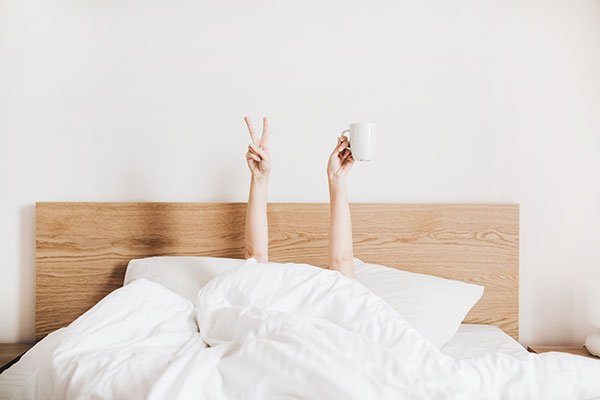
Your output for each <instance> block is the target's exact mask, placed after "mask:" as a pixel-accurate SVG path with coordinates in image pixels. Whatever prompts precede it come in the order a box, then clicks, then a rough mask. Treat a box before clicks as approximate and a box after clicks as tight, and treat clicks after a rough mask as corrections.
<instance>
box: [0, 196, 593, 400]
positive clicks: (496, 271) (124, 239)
mask: <svg viewBox="0 0 600 400" xmlns="http://www.w3.org/2000/svg"><path fill="white" fill-rule="evenodd" d="M245 207H246V205H245V203H38V204H37V205H36V339H37V340H38V341H40V340H41V341H40V342H39V343H38V345H36V346H35V347H34V348H33V349H32V350H30V351H29V352H28V353H27V354H26V355H25V356H24V357H23V359H22V360H21V361H19V362H18V363H17V364H15V365H14V366H13V367H11V368H10V369H9V370H7V371H6V372H5V373H3V374H2V375H0V387H1V390H0V396H4V397H7V396H10V395H11V393H14V392H15V391H16V390H18V388H19V386H21V385H22V384H23V382H24V381H25V380H27V379H28V377H29V376H31V374H32V373H33V371H34V369H35V368H37V367H36V364H38V361H39V360H40V359H43V358H44V357H46V356H47V354H49V353H51V352H52V351H53V349H54V346H55V344H56V343H57V342H60V341H61V338H60V335H61V332H62V331H64V330H59V331H58V332H55V333H53V334H52V335H50V337H48V338H47V339H46V340H42V339H44V338H45V337H46V336H47V335H48V334H49V333H51V332H53V331H56V330H57V329H59V328H61V327H64V326H67V325H68V324H69V323H70V322H72V321H73V320H75V319H76V318H77V317H78V316H80V315H81V314H82V313H84V312H86V310H88V309H90V308H91V307H92V306H94V304H96V303H98V301H99V300H101V299H102V298H103V297H105V296H107V294H109V293H111V292H112V293H114V292H113V291H114V290H115V289H117V288H119V287H120V286H122V284H123V277H124V274H125V269H126V267H127V263H128V262H129V260H131V259H136V258H144V257H150V256H161V255H181V256H213V257H231V258H242V257H243V252H244V218H245ZM328 210H329V207H328V205H327V204H306V203H272V204H269V206H268V215H269V228H270V231H269V242H270V243H269V248H270V260H271V261H282V262H295V263H307V264H311V265H316V266H321V267H323V266H325V265H326V254H327V250H326V249H327V228H328ZM351 214H352V222H353V235H354V251H355V255H357V256H358V257H360V258H361V259H363V260H368V261H370V262H375V263H379V264H383V265H387V266H390V267H392V268H398V269H402V270H407V271H412V272H418V273H424V274H431V275H436V276H440V277H445V278H448V279H456V280H461V281H465V282H472V283H476V284H480V285H483V286H485V292H484V295H483V297H482V298H481V300H480V301H479V302H478V303H477V304H476V305H475V307H473V308H472V309H471V311H470V312H469V314H468V315H467V316H466V318H465V319H464V321H463V325H461V326H460V329H459V330H458V332H457V333H456V335H455V336H454V337H453V338H452V339H451V340H450V341H449V342H448V343H446V344H445V345H444V347H443V348H442V349H441V352H442V353H443V354H444V356H437V355H435V354H434V353H435V352H436V351H438V350H435V351H434V350H432V349H429V347H428V346H429V344H426V343H423V342H420V341H419V340H420V339H418V338H415V337H416V336H415V335H414V334H413V333H410V332H409V333H407V334H406V335H408V336H411V335H412V336H415V337H413V339H411V340H413V342H414V341H415V340H416V342H414V343H420V344H418V345H416V346H415V345H411V346H410V350H407V352H410V351H412V349H413V348H421V351H420V353H423V354H425V353H431V354H434V355H429V356H428V357H429V358H426V359H422V354H419V355H417V357H421V358H419V359H420V360H421V361H422V362H423V363H429V364H431V359H432V357H433V358H437V359H439V358H440V357H445V356H449V357H445V358H443V359H444V360H446V361H443V362H441V363H440V362H439V360H437V361H436V363H438V365H437V367H436V368H438V369H439V368H442V365H445V366H444V367H443V368H446V367H448V366H449V365H450V364H449V363H460V360H465V364H464V365H463V366H462V367H460V368H459V370H460V371H461V373H463V372H464V371H466V370H469V369H470V368H471V369H473V368H475V367H474V366H473V365H474V362H472V361H469V360H479V361H478V362H479V363H480V364H481V365H479V366H478V367H477V368H479V370H484V372H483V373H481V371H478V372H477V373H476V375H477V377H478V378H477V379H471V381H473V382H475V381H479V383H477V385H479V386H477V388H478V389H475V386H473V389H472V390H474V391H475V392H477V393H478V394H481V390H483V388H484V387H485V388H486V389H485V390H488V389H489V388H493V385H490V384H489V382H487V381H486V379H489V378H484V376H487V374H488V372H489V370H490V369H491V368H490V365H495V368H496V369H497V368H498V365H499V364H498V363H500V364H502V363H506V362H507V361H506V360H509V362H513V361H510V360H517V359H521V360H524V359H525V357H528V358H527V359H526V361H523V362H521V364H522V365H521V366H520V367H519V368H525V364H528V365H529V364H531V365H529V367H528V369H527V368H526V369H524V371H528V370H536V371H538V372H536V373H538V375H539V374H541V375H540V376H539V377H537V378H536V379H544V378H545V379H546V381H548V379H547V378H548V376H553V375H552V374H555V373H557V371H558V372H560V373H564V370H565V369H566V370H568V371H570V372H572V370H573V368H575V370H576V371H577V376H578V379H580V380H583V381H584V382H587V381H586V379H588V378H587V377H588V376H591V375H587V374H592V375H593V374H594V373H596V372H597V371H595V370H593V369H590V368H591V367H590V364H586V365H585V366H583V369H580V365H579V364H577V362H579V361H577V362H575V361H573V360H572V359H566V360H565V359H564V358H560V357H558V358H560V362H556V360H555V359H551V360H550V361H549V362H546V363H545V364H543V366H544V367H543V368H540V366H539V365H538V364H539V363H541V362H542V359H543V358H544V357H546V358H547V356H541V357H537V358H531V357H532V356H530V355H529V354H528V353H527V352H526V351H525V350H524V349H523V347H522V346H521V345H519V344H518V342H517V339H518V258H519V256H518V243H519V207H518V205H515V204H352V205H351ZM304 270H306V269H304ZM304 270H303V271H304ZM280 271H281V268H280V269H278V270H271V274H276V273H279V272H280ZM285 273H288V272H285ZM286 279H288V278H286ZM327 279H329V278H327ZM207 286H208V285H207ZM213 289H214V288H213ZM151 290H154V289H152V288H151ZM215 290H216V289H215ZM353 290H354V289H353ZM217 292H218V290H217ZM111 296H112V294H111ZM108 297H110V296H108ZM149 300H150V299H149ZM104 301H106V300H103V302H104ZM347 301H348V302H351V301H352V298H348V300H347ZM369 301H371V300H369ZM373 301H374V302H375V303H377V300H373ZM375 303H373V304H375ZM375 306H376V307H383V308H385V307H386V305H384V304H379V305H377V304H376V305H375ZM385 312H387V311H386V310H384V311H383V313H384V314H385ZM86 315H87V313H86ZM197 318H198V319H200V316H199V315H197ZM394 318H395V316H393V315H392V314H389V319H390V322H389V324H390V325H392V326H393V325H394V324H396V325H397V326H398V327H399V328H398V330H397V332H400V331H401V330H403V329H405V330H406V329H409V330H410V329H411V328H410V327H405V328H402V327H401V326H400V325H401V324H402V322H401V321H400V322H398V321H396V322H394V321H391V320H393V319H394ZM78 321H79V319H78ZM288 322H289V321H288ZM346 328H347V327H346ZM385 329H387V328H385V327H384V330H385ZM390 329H391V328H390ZM201 330H202V329H201ZM371 330H372V329H371ZM403 332H404V331H403ZM403 335H404V333H403ZM408 336H407V337H408ZM215 340H217V342H218V340H221V339H215ZM315 344H317V342H315ZM419 346H421V347H419ZM432 352H433V353H432ZM491 352H494V354H500V355H501V356H502V357H504V358H502V357H501V358H493V357H492V358H490V357H489V355H490V354H491ZM365 354H367V353H365ZM407 354H408V353H406V354H405V356H406V357H408V355H407ZM436 354H437V353H436ZM365 358H368V355H366V356H365ZM450 359H452V360H457V361H452V362H450V361H449V360H450ZM499 360H500V361H499ZM275 361H277V359H275ZM444 363H445V364H444ZM484 364H485V365H484ZM452 365H453V367H452V368H455V365H454V364H452ZM540 365H541V364H540ZM546 365H548V366H550V367H548V368H545V366H546ZM569 368H570V369H569ZM513 369H514V368H513ZM546 369H547V371H546ZM474 370H476V369H474ZM275 371H277V370H275ZM485 371H488V372H485ZM539 371H542V372H539ZM513 372H514V371H513ZM580 372H581V373H580ZM424 373H426V374H431V373H432V372H431V370H427V371H425V372H424ZM521 375H523V376H525V375H526V374H521ZM438 378H439V376H438ZM438 378H436V379H438ZM471 378H472V377H471ZM219 379H222V378H219ZM411 379H416V378H414V377H413V378H411ZM506 379H507V380H506V382H505V384H504V386H506V383H507V382H513V383H514V381H515V379H514V377H508V375H507V378H506ZM443 380H444V379H441V380H440V382H441V381H443ZM529 380H531V377H529ZM588 380H589V379H588ZM282 381H284V380H282ZM355 381H356V379H355ZM460 381H461V380H460V379H453V380H448V382H446V383H445V384H446V385H447V386H446V387H445V389H444V390H443V391H441V392H440V393H444V394H445V395H447V394H448V393H451V392H452V391H453V390H455V391H457V392H456V393H459V392H460V393H462V391H463V390H464V386H465V384H464V382H463V383H461V384H460V385H459V384H458V383H460ZM534 381H535V379H534ZM219 382H221V384H222V381H219ZM411 382H412V381H411ZM428 382H431V379H429V381H428ZM467 382H470V381H469V380H467ZM483 382H485V383H486V384H485V385H484V383H483ZM469 384H470V383H469ZM473 385H475V383H474V384H473ZM183 386H185V385H183ZM364 386H365V387H366V386H368V385H364ZM379 386H381V385H379ZM422 386H423V387H425V386H427V387H426V388H425V389H423V388H421V389H422V390H425V391H424V392H423V393H425V395H424V396H425V397H424V398H433V397H435V396H433V393H434V392H435V391H436V390H441V389H440V388H438V387H435V388H434V387H429V386H430V385H429V384H427V385H422ZM438 386H439V385H438ZM173 387H174V386H172V388H173ZM305 387H306V386H305ZM177 388H179V386H177ZM371 389H372V390H375V391H378V390H380V387H378V386H377V385H374V386H372V387H371ZM540 389H541V386H539V385H538V386H535V385H533V386H532V385H528V386H527V388H525V389H524V388H519V390H525V392H523V391H520V392H518V396H517V397H519V395H522V394H523V393H540V392H539V390H540ZM595 389H599V390H600V388H597V387H591V389H590V388H589V387H586V388H585V391H582V392H581V394H582V395H585V394H586V393H590V390H592V393H595V392H593V390H595ZM171 390H172V389H171ZM178 390H179V389H178ZM181 390H183V389H181ZM298 390H300V389H298ZM315 390H316V389H315ZM361 390H362V386H361ZM365 390H367V389H365ZM402 390H406V387H404V388H403V389H402ZM412 390H414V388H411V389H410V391H409V392H406V393H410V395H411V396H415V398H418V396H417V395H416V394H415V393H413V392H412ZM489 390H493V389H489ZM511 390H512V389H511ZM548 390H549V393H554V394H556V395H560V394H561V392H560V390H556V388H549V389H548ZM182 393H183V392H182ZM223 393H225V392H223ZM320 393H322V392H320ZM349 393H352V392H349ZM365 393H367V392H365ZM373 393H375V392H373ZM377 393H379V392H377ZM491 393H497V392H491ZM507 393H508V392H507ZM544 393H545V392H544ZM152 394H153V395H154V398H161V397H162V396H160V395H156V393H154V392H153V393H152ZM388 394H389V393H388ZM394 394H397V392H394ZM378 396H380V397H381V398H384V397H387V396H386V395H385V394H382V393H379V394H378ZM149 397H152V396H149ZM181 397H185V396H181ZM220 397H223V398H227V397H228V396H220ZM234 397H236V396H234ZM576 397H579V396H576ZM507 398H510V396H509V397H507ZM515 398H516V397H515ZM581 398H585V397H581Z"/></svg>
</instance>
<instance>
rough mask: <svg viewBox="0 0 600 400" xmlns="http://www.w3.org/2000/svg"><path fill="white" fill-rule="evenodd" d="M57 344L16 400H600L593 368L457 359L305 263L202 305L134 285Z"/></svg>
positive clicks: (563, 360) (549, 357) (551, 357)
mask: <svg viewBox="0 0 600 400" xmlns="http://www.w3.org/2000/svg"><path fill="white" fill-rule="evenodd" d="M56 340H57V346H56V348H55V350H54V351H53V352H51V354H50V355H49V356H48V357H47V359H46V360H43V362H41V363H40V365H39V368H38V369H37V371H36V373H35V374H33V375H32V376H31V377H30V378H29V380H28V382H27V384H26V385H24V386H23V387H22V389H21V391H20V392H19V393H18V394H17V396H16V398H31V399H33V398H35V399H58V398H61V399H75V398H78V399H80V398H81V399H86V398H89V399H91V398H94V399H97V398H105V399H119V398H123V399H125V398H126V399H144V398H148V399H169V398H181V399H187V398H194V399H280V398H281V399H573V398H580V399H588V398H600V362H598V361H596V360H592V359H587V358H582V357H577V356H571V355H567V354H559V353H546V354H542V355H533V354H523V355H522V356H519V357H515V356H509V355H506V354H501V353H496V354H493V353H490V354H486V355H485V356H483V357H478V358H469V359H463V360H455V359H453V358H450V357H448V356H446V355H444V354H442V353H441V352H440V350H439V349H438V348H437V347H435V346H434V345H432V344H431V343H430V342H428V341H427V340H426V339H425V338H424V337H423V336H421V334H420V333H418V332H417V331H416V330H415V329H413V328H412V327H410V326H409V325H408V324H407V323H406V321H405V320H404V319H403V318H402V317H401V316H400V315H399V314H398V313H397V312H396V311H395V310H394V309H393V308H392V307H391V306H390V305H388V304H387V303H386V302H385V301H383V300H382V299H380V298H379V297H377V296H375V295H374V294H372V293H371V292H370V291H369V290H367V289H366V288H364V287H363V286H361V285H360V284H358V283H357V282H356V281H355V280H352V279H348V278H345V277H343V276H342V275H340V274H339V273H337V272H334V271H329V270H323V269H320V268H316V267H312V266H308V265H299V264H283V265H282V264H257V263H255V262H254V261H253V260H249V261H248V262H247V263H246V264H245V265H243V266H241V267H238V268H234V269H232V270H231V271H229V272H227V273H224V274H222V275H219V276H218V277H217V278H215V279H213V280H212V281H210V282H209V283H208V284H207V285H206V286H205V287H204V288H203V289H202V290H201V291H200V293H198V298H197V304H196V305H195V307H194V305H193V304H192V303H191V302H189V301H188V300H186V299H184V298H183V297H180V296H179V295H177V294H175V293H173V292H171V291H169V290H168V289H166V288H164V287H162V286H160V285H158V284H156V283H152V282H150V281H146V280H138V281H135V282H133V283H131V284H129V285H127V286H125V287H123V288H120V289H118V290H116V291H114V292H113V293H111V294H110V295H109V296H107V297H106V298H104V299H103V300H102V301H101V302H100V303H98V304H97V305H96V306H95V307H93V308H92V309H91V310H89V311H88V312H87V313H85V314H84V315H82V316H81V317H80V318H78V319H77V320H76V321H75V322H73V323H72V324H71V325H70V326H69V327H67V328H65V329H63V330H62V331H61V332H60V338H58V339H56Z"/></svg>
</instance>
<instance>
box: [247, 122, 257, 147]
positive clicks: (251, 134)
mask: <svg viewBox="0 0 600 400" xmlns="http://www.w3.org/2000/svg"><path fill="white" fill-rule="evenodd" d="M244 121H246V126H247V127H248V132H250V138H252V143H256V135H255V134H254V129H253V128H252V122H250V118H248V117H244Z"/></svg>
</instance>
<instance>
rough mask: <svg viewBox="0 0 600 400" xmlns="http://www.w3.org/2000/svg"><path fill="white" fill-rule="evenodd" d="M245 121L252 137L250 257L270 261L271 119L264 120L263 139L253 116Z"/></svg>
mask: <svg viewBox="0 0 600 400" xmlns="http://www.w3.org/2000/svg"><path fill="white" fill-rule="evenodd" d="M244 120H245V121H246V125H247V126H248V131H249V132H250V137H251V138H252V143H251V144H250V145H249V146H248V152H247V153H246V161H247V162H248V168H249V169H250V173H251V174H252V177H251V179H250V194H249V196H248V210H247V211H246V258H250V257H254V258H255V259H256V261H258V262H267V261H268V260H269V226H268V224H267V192H268V187H269V173H270V171H271V157H270V155H269V121H268V120H267V118H266V117H265V118H264V119H263V132H262V137H261V138H260V139H259V138H258V137H257V135H256V134H255V133H254V129H253V127H252V123H251V122H250V119H249V118H248V117H245V118H244Z"/></svg>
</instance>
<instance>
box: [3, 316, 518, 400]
mask: <svg viewBox="0 0 600 400" xmlns="http://www.w3.org/2000/svg"><path fill="white" fill-rule="evenodd" d="M62 331H63V330H62V329H59V330H58V331H56V332H53V333H51V334H50V335H48V336H47V337H46V338H45V339H44V340H42V341H40V342H39V343H38V344H36V345H35V346H34V347H33V348H32V349H31V350H29V351H28V352H27V353H26V354H25V355H24V356H23V357H22V358H21V360H19V362H18V363H16V364H15V365H13V366H12V367H10V368H9V369H7V370H6V371H4V372H3V373H2V374H0V399H10V398H11V397H12V395H13V394H14V393H15V392H16V391H17V390H19V388H20V387H21V386H22V384H23V383H24V382H26V381H27V379H28V378H29V377H30V376H31V375H32V374H34V373H35V370H36V368H37V366H39V365H40V364H42V363H43V361H42V360H45V359H47V358H49V357H50V354H51V353H52V350H53V349H54V347H55V346H56V345H57V344H58V343H59V341H60V339H61V335H62V333H63V332H62ZM492 351H493V352H501V353H506V354H510V355H518V354H522V353H524V352H525V353H526V352H527V350H525V348H523V346H521V345H520V344H519V343H518V342H517V341H516V340H514V339H513V338H512V337H510V336H509V335H507V334H506V333H504V331H502V330H501V329H500V328H498V327H496V326H494V325H482V324H462V325H461V326H460V327H459V329H458V332H456V335H454V337H453V338H452V339H450V341H448V343H446V345H444V347H442V352H443V353H444V354H446V355H448V356H450V357H454V358H456V359H463V358H471V357H477V356H480V355H483V354H485V353H488V352H492Z"/></svg>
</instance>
